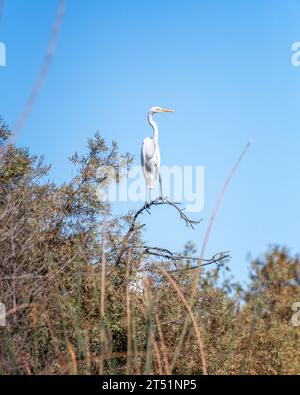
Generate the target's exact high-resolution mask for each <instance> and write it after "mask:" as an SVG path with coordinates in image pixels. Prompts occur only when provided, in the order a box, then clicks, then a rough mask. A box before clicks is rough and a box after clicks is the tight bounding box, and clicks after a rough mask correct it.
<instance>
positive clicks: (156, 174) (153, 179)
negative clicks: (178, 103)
mask: <svg viewBox="0 0 300 395" xmlns="http://www.w3.org/2000/svg"><path fill="white" fill-rule="evenodd" d="M163 112H174V110H170V109H168V108H162V107H156V106H155V107H152V108H150V110H149V111H148V122H149V124H150V126H151V127H152V129H153V137H146V138H145V139H144V141H143V144H142V150H141V164H142V169H143V174H144V178H145V181H146V199H145V205H147V202H148V188H149V189H150V190H151V189H153V188H154V187H155V185H156V183H157V180H158V179H159V186H160V198H161V199H162V198H163V194H162V183H161V175H160V151H159V145H158V127H157V123H156V122H155V121H154V119H153V115H154V114H159V113H163Z"/></svg>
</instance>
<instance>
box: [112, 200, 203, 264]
mask: <svg viewBox="0 0 300 395" xmlns="http://www.w3.org/2000/svg"><path fill="white" fill-rule="evenodd" d="M161 205H169V206H172V207H174V208H175V209H176V211H177V212H178V213H179V215H180V219H182V220H183V221H184V222H185V224H186V226H187V227H190V228H192V229H195V226H196V225H198V224H199V223H200V222H201V221H194V220H192V219H190V218H188V216H187V215H186V214H185V213H184V208H180V207H178V206H179V205H180V203H174V202H170V201H169V200H168V199H166V198H161V197H159V198H157V199H154V200H152V201H151V202H150V203H147V204H145V205H144V206H143V207H141V208H140V209H139V210H138V211H136V213H135V214H134V216H133V218H132V221H131V224H130V228H129V230H128V232H127V233H126V235H125V237H124V239H123V242H122V244H121V249H120V252H119V255H118V257H117V261H116V264H117V265H118V264H119V263H120V261H121V259H122V256H123V254H124V252H125V250H126V247H127V243H128V242H129V239H130V236H131V235H132V234H133V233H134V232H135V231H137V230H139V229H141V228H142V227H143V226H145V225H140V226H139V227H137V226H136V222H137V219H138V218H139V216H140V215H142V214H143V213H144V212H145V211H146V212H148V214H151V213H150V211H149V210H150V208H151V207H154V206H161ZM168 252H169V251H168Z"/></svg>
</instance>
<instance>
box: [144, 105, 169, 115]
mask: <svg viewBox="0 0 300 395" xmlns="http://www.w3.org/2000/svg"><path fill="white" fill-rule="evenodd" d="M160 112H174V110H170V109H169V108H162V107H156V106H154V107H151V108H150V110H149V112H148V114H149V115H153V114H157V113H160Z"/></svg>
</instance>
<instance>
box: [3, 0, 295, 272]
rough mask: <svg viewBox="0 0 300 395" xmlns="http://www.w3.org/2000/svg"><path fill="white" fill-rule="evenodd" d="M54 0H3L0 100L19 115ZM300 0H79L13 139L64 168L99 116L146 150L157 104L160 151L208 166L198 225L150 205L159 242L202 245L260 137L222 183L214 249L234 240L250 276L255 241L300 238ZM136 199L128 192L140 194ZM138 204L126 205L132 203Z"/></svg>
mask: <svg viewBox="0 0 300 395" xmlns="http://www.w3.org/2000/svg"><path fill="white" fill-rule="evenodd" d="M56 4H57V3H56V1H54V0H47V1H41V0H6V3H5V8H4V14H3V17H2V20H1V22H0V41H2V42H4V43H5V45H6V48H7V67H6V68H3V67H1V68H0V90H1V95H0V114H1V115H2V116H3V117H4V119H5V120H6V121H7V122H8V123H9V124H10V125H11V126H13V125H14V123H15V122H16V119H17V117H18V116H19V114H20V112H21V110H22V109H23V107H24V104H25V102H26V99H27V97H28V94H29V92H30V90H31V88H32V86H33V83H34V81H35V79H36V77H37V74H38V72H39V69H40V66H41V63H42V60H43V57H44V54H45V50H46V47H47V43H48V39H49V35H50V31H51V27H52V23H53V19H54V16H55V12H56ZM295 41H300V2H299V0H285V1H282V0H252V1H240V0H227V1H224V0H186V1H179V0H173V1H170V0H151V1H149V0H147V1H146V0H126V1H125V0H109V1H104V0H88V1H83V0H69V1H67V7H66V15H65V19H64V22H63V26H62V30H61V32H60V36H59V42H58V46H57V50H56V53H55V58H54V60H53V63H52V65H51V68H50V70H49V73H48V75H47V79H46V81H45V84H44V86H43V88H42V90H41V93H40V95H39V97H38V99H37V101H36V102H35V105H34V107H33V109H32V112H31V114H30V117H29V119H28V121H27V123H26V126H25V127H24V128H23V130H22V132H21V134H20V136H19V137H18V140H17V143H18V144H20V145H26V146H29V147H30V149H31V152H32V153H35V154H45V155H46V158H47V161H48V162H50V163H52V165H53V169H52V172H51V177H52V178H54V179H55V180H56V181H57V182H62V181H64V180H69V179H70V177H71V175H72V169H71V166H70V165H69V163H68V159H67V158H68V157H69V156H70V155H71V154H72V153H73V152H74V151H79V152H80V151H82V150H83V149H84V147H85V146H86V140H87V138H88V137H90V136H92V135H93V134H94V132H95V131H97V130H99V131H100V132H101V134H102V135H103V136H104V137H105V138H106V139H107V140H111V139H115V140H117V141H118V142H119V145H120V148H121V151H129V152H131V153H133V154H134V155H135V157H136V163H137V164H138V163H139V154H140V145H141V141H142V139H143V138H144V137H145V136H147V135H149V134H151V130H150V129H149V126H148V124H147V122H146V112H147V110H148V109H149V108H150V107H151V106H153V105H162V106H166V107H170V108H174V109H175V110H176V113H175V114H172V115H161V116H160V117H159V126H160V147H161V155H162V164H164V165H177V164H179V165H194V166H196V165H203V166H204V167H205V208H204V210H203V211H202V212H201V213H199V214H195V215H193V217H194V218H195V219H196V218H203V222H202V224H201V225H200V227H199V228H198V230H194V231H191V230H188V229H186V228H185V227H184V224H183V223H181V222H179V221H178V218H177V216H176V215H175V213H174V212H173V211H172V210H171V209H166V208H165V209H163V208H157V209H156V210H155V211H154V212H153V213H152V215H151V216H147V217H146V218H145V221H146V223H147V233H146V235H145V237H146V239H147V240H148V241H149V243H150V244H153V245H160V246H162V247H167V248H170V249H173V250H179V249H180V248H181V247H182V246H183V244H184V243H185V242H186V241H187V240H192V241H194V242H195V243H196V244H197V245H198V248H199V250H200V246H201V242H202V239H203V236H204V232H205V230H206V227H207V225H208V221H209V217H210V215H211V212H212V209H213V206H214V204H215V200H216V197H217V195H218V192H219V190H220V189H221V186H222V184H223V182H224V180H225V178H226V176H227V175H228V172H229V170H230V168H231V167H232V165H233V163H234V162H235V160H236V159H237V157H238V156H239V154H240V152H241V150H242V149H243V146H244V145H245V144H246V143H247V141H248V140H249V139H252V140H253V144H252V146H251V149H250V151H249V152H248V154H247V156H246V157H245V159H244V161H243V162H242V164H241V166H240V168H239V170H238V172H237V174H236V175H235V177H234V179H233V180H232V183H231V185H230V187H229V189H228V191H227V193H226V195H225V197H224V200H223V202H222V206H221V208H220V211H219V213H218V217H217V219H216V222H215V225H214V228H213V230H212V234H211V237H210V240H209V244H208V248H207V253H206V255H207V256H210V255H211V254H213V253H215V252H219V251H224V250H230V252H231V255H232V261H231V263H230V265H231V267H232V270H233V273H234V274H235V275H236V277H237V278H238V279H242V280H244V279H245V278H246V275H247V272H248V266H249V265H248V260H247V255H248V253H251V255H252V257H256V256H257V255H260V254H261V253H263V252H264V251H265V250H266V248H267V247H268V245H270V244H274V243H278V244H284V245H286V246H288V247H290V248H291V249H292V251H293V252H299V251H300V245H299V239H300V238H299V220H300V210H299V202H300V186H299V157H300V133H299V132H300V111H299V104H300V67H299V68H296V67H293V66H292V63H291V56H292V52H291V45H292V43H294V42H295ZM136 206H137V205H134V204H133V205H131V206H130V207H131V208H134V207H136ZM127 208H128V205H124V207H119V206H118V207H117V210H118V211H125V210H126V209H127Z"/></svg>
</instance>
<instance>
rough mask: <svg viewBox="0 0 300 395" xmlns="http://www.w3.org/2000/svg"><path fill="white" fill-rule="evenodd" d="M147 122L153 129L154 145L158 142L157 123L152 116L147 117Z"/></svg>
mask: <svg viewBox="0 0 300 395" xmlns="http://www.w3.org/2000/svg"><path fill="white" fill-rule="evenodd" d="M148 121H149V124H150V126H151V127H152V129H153V141H154V143H155V144H156V143H157V142H158V127H157V123H156V122H155V121H154V119H153V115H152V114H149V115H148Z"/></svg>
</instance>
